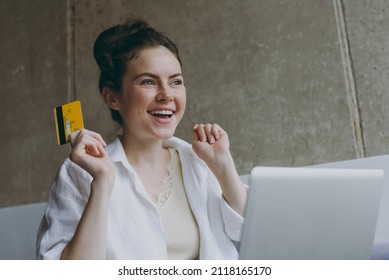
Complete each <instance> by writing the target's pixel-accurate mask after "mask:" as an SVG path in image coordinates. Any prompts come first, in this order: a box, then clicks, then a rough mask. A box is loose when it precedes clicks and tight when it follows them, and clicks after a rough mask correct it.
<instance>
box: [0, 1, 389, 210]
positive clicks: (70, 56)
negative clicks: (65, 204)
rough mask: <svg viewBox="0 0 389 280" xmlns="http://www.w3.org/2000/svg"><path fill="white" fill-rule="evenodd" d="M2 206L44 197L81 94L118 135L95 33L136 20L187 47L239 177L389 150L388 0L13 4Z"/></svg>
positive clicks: (7, 44)
mask: <svg viewBox="0 0 389 280" xmlns="http://www.w3.org/2000/svg"><path fill="white" fill-rule="evenodd" d="M0 9H1V12H2V15H3V16H2V17H1V19H0V22H1V26H2V29H3V31H2V32H1V33H0V39H1V42H2V43H1V44H0V57H1V61H2V67H1V68H0V81H1V84H0V94H1V96H2V101H3V102H2V105H1V107H2V108H1V112H2V116H3V120H2V122H1V124H0V125H1V132H2V137H1V138H0V154H1V157H0V180H1V181H0V207H5V206H12V205H18V204H23V203H32V202H40V201H45V200H46V199H47V195H48V191H49V189H50V185H51V182H52V181H53V179H54V177H55V175H56V172H57V170H58V168H59V166H60V164H61V163H62V162H63V160H64V159H65V158H66V156H67V154H68V151H69V147H68V146H66V145H65V146H58V145H57V144H56V135H55V128H54V120H53V108H54V107H56V106H59V105H61V104H63V103H66V102H69V101H73V100H75V99H79V100H81V102H82V104H83V110H84V121H85V125H86V126H87V127H88V128H89V129H92V130H96V131H98V132H100V133H101V134H102V135H103V136H104V137H105V138H106V139H107V141H110V140H112V139H113V137H114V136H115V135H116V134H117V133H118V130H117V127H116V126H115V125H114V124H113V122H112V121H111V120H110V117H109V112H108V110H107V109H106V107H105V106H104V104H103V102H102V100H101V99H100V96H99V92H98V89H97V80H98V71H97V66H96V65H95V62H94V60H93V57H92V46H93V42H94V39H95V37H96V36H97V35H98V34H99V33H100V31H102V30H103V29H104V28H106V27H109V26H111V25H113V24H116V23H119V22H121V21H123V20H124V19H126V18H128V17H141V18H145V19H148V20H150V21H152V22H153V23H155V25H156V26H158V28H159V29H160V30H162V31H164V32H165V33H166V34H168V35H169V36H170V37H171V38H172V39H173V40H174V41H175V42H176V43H177V44H178V46H179V48H180V52H181V56H182V59H183V62H184V66H183V69H184V70H183V71H184V75H185V82H186V87H187V95H188V106H187V111H186V116H185V118H184V120H183V121H182V123H181V124H180V126H179V128H178V130H177V136H179V137H181V138H184V139H185V140H187V141H191V138H192V136H191V127H192V124H193V123H195V122H216V123H219V124H221V125H222V126H223V127H224V128H225V129H226V130H227V131H228V133H229V136H230V139H231V145H232V148H231V150H232V153H233V156H234V158H235V161H236V165H237V168H238V171H239V173H240V174H246V173H248V172H249V171H250V169H251V168H252V167H254V166H255V165H274V166H303V165H310V164H316V163H323V162H331V161H340V160H347V159H353V158H357V157H365V156H374V155H381V154H386V153H388V151H389V148H388V144H389V129H388V126H389V124H387V122H386V120H387V119H388V115H389V95H388V88H389V85H388V83H389V79H388V76H389V70H388V66H389V39H388V38H389V21H388V20H387V18H388V13H389V1H386V0H375V1H369V0H357V1H352V0H333V1H332V0H294V1H288V0H236V1H235V0H190V1H189V0H188V1H183V0H147V1H140V0H126V1H125V0H112V1H108V0H96V1H92V0H77V1H76V0H67V1H65V0H34V1H28V0H3V1H1V3H0Z"/></svg>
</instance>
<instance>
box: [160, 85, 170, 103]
mask: <svg viewBox="0 0 389 280" xmlns="http://www.w3.org/2000/svg"><path fill="white" fill-rule="evenodd" d="M173 100H174V96H173V95H172V94H171V93H170V91H169V89H167V88H166V87H160V89H159V92H158V94H157V101H160V102H161V101H165V102H170V101H173Z"/></svg>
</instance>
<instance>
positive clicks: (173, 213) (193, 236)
mask: <svg viewBox="0 0 389 280" xmlns="http://www.w3.org/2000/svg"><path fill="white" fill-rule="evenodd" d="M168 149H169V153H170V158H171V164H170V166H169V176H168V177H167V178H166V181H165V189H164V191H163V192H162V193H161V194H160V195H159V198H158V201H157V207H158V209H159V214H160V217H161V220H162V224H163V227H164V230H165V236H166V246H167V253H168V259H170V260H188V259H198V257H199V250H200V234H199V228H198V225H197V222H196V220H195V218H194V216H193V213H192V210H191V208H190V206H189V202H188V199H187V197H186V192H185V188H184V181H183V179H182V172H181V162H180V160H179V157H178V152H177V151H176V150H175V149H174V148H170V147H169V148H168Z"/></svg>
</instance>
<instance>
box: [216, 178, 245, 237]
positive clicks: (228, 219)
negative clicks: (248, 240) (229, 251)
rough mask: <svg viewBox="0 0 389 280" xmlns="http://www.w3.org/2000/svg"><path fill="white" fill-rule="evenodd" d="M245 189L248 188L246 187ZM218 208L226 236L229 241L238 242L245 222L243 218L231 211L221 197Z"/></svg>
mask: <svg viewBox="0 0 389 280" xmlns="http://www.w3.org/2000/svg"><path fill="white" fill-rule="evenodd" d="M245 187H246V189H247V188H248V186H247V185H245ZM220 208H221V212H222V216H223V220H224V225H225V230H226V233H227V235H228V236H229V237H230V238H231V240H233V241H237V242H240V240H241V235H242V230H243V225H244V221H245V219H244V217H242V216H241V215H240V214H238V213H237V212H236V211H235V210H234V209H232V208H231V206H230V205H229V204H228V203H227V201H226V200H225V199H224V197H223V196H222V197H221V199H220Z"/></svg>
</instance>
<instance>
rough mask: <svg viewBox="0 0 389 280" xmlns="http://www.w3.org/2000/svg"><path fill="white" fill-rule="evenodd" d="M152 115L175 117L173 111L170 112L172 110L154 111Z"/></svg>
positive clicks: (151, 112)
mask: <svg viewBox="0 0 389 280" xmlns="http://www.w3.org/2000/svg"><path fill="white" fill-rule="evenodd" d="M150 114H152V115H168V116H171V115H173V111H170V110H153V111H150Z"/></svg>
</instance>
